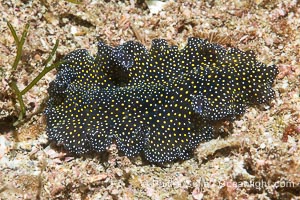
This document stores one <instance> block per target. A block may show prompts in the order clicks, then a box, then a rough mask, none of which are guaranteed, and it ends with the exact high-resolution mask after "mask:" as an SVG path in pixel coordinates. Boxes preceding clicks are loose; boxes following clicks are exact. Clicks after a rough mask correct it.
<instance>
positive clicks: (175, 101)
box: [45, 38, 278, 163]
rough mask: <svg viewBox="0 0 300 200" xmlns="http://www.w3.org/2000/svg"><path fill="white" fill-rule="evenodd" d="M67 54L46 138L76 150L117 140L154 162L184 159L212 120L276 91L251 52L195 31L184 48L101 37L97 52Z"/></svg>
mask: <svg viewBox="0 0 300 200" xmlns="http://www.w3.org/2000/svg"><path fill="white" fill-rule="evenodd" d="M65 60H66V62H65V63H64V64H62V65H61V66H60V67H59V69H58V74H57V77H56V79H55V80H54V81H53V82H51V83H50V87H49V89H48V91H49V95H50V99H49V101H48V106H47V108H46V111H45V114H46V116H47V134H48V136H49V139H50V140H53V141H55V142H57V143H59V144H63V145H64V147H65V148H66V149H67V150H68V151H70V152H73V153H76V154H83V153H87V152H89V151H97V152H102V151H105V150H106V149H107V148H108V147H109V145H111V144H112V142H114V141H115V142H116V143H117V146H118V148H119V150H121V151H123V152H124V153H125V155H127V156H135V155H138V154H143V155H144V157H145V158H146V159H147V160H148V161H150V162H154V163H163V162H170V161H173V160H176V159H188V158H189V157H190V156H191V155H192V152H193V150H194V149H195V148H196V147H197V146H198V144H199V143H200V142H202V141H207V140H209V139H211V138H212V136H213V128H212V127H213V125H214V123H215V122H216V121H219V120H225V119H234V117H236V116H237V115H241V114H243V113H244V112H245V110H246V107H247V106H250V105H252V104H257V103H265V102H268V101H269V100H271V99H272V98H274V91H273V90H272V84H273V81H274V79H275V77H276V75H277V74H278V69H277V67H276V66H274V65H271V66H267V65H265V64H263V63H260V62H258V61H257V60H256V58H255V56H254V54H253V53H251V52H243V51H240V50H238V49H235V48H232V49H225V48H223V47H222V46H220V45H217V44H211V43H209V42H207V41H206V40H202V39H198V38H190V39H189V40H188V43H187V45H186V47H184V48H183V49H178V47H176V46H168V44H167V42H166V41H165V40H161V39H156V40H153V42H152V47H151V49H150V50H149V51H148V50H147V49H146V48H145V47H144V46H143V45H141V44H140V43H138V42H133V41H130V42H126V43H124V44H122V45H120V46H118V47H114V48H113V47H110V46H108V45H106V44H104V43H103V42H99V43H98V53H97V56H96V58H94V57H92V56H90V55H89V53H88V52H87V51H86V50H76V51H74V52H71V53H70V54H68V55H67V56H66V57H65Z"/></svg>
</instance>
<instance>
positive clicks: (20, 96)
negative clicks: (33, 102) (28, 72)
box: [7, 22, 63, 126]
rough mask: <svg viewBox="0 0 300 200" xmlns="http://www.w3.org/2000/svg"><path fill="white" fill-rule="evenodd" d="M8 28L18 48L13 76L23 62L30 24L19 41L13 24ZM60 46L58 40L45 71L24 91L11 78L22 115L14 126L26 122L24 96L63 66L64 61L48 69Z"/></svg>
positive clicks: (9, 24) (11, 84)
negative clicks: (46, 76)
mask: <svg viewBox="0 0 300 200" xmlns="http://www.w3.org/2000/svg"><path fill="white" fill-rule="evenodd" d="M7 26H8V28H9V29H10V31H11V34H12V35H13V37H14V40H15V43H16V46H17V55H16V57H15V61H14V63H13V64H12V74H13V73H14V72H15V71H16V69H17V66H18V64H19V62H20V60H21V56H22V49H23V45H24V43H25V40H26V37H27V34H28V30H29V24H26V25H25V28H24V31H23V33H22V36H21V39H19V37H18V36H17V33H16V31H15V29H14V27H13V26H12V25H11V23H9V22H7ZM58 44H59V40H56V42H55V45H54V47H53V49H52V51H51V53H50V54H49V56H48V58H47V59H46V61H45V62H44V66H45V67H44V69H43V70H42V72H41V73H39V75H38V76H37V77H35V78H34V79H33V80H32V81H31V82H30V83H29V84H28V85H27V86H26V87H25V88H24V89H23V90H22V91H20V89H19V88H18V86H17V82H16V81H15V80H13V78H11V81H10V83H9V86H10V87H11V89H12V90H13V92H14V94H15V95H16V96H17V100H18V102H19V104H20V113H19V116H18V119H17V121H15V122H14V123H13V126H17V125H19V124H20V123H21V122H22V121H23V120H24V116H26V106H25V104H24V101H23V95H25V94H26V93H27V92H28V91H29V90H30V89H31V88H32V87H33V86H35V85H36V83H37V82H38V81H39V80H40V79H41V78H43V77H44V76H45V75H46V74H47V73H48V72H49V71H51V70H52V69H54V68H56V67H58V66H59V65H60V64H62V62H63V61H60V62H57V63H54V64H52V65H50V66H49V67H48V64H49V63H50V61H51V60H52V59H53V57H54V55H55V53H56V50H57V47H58Z"/></svg>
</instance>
